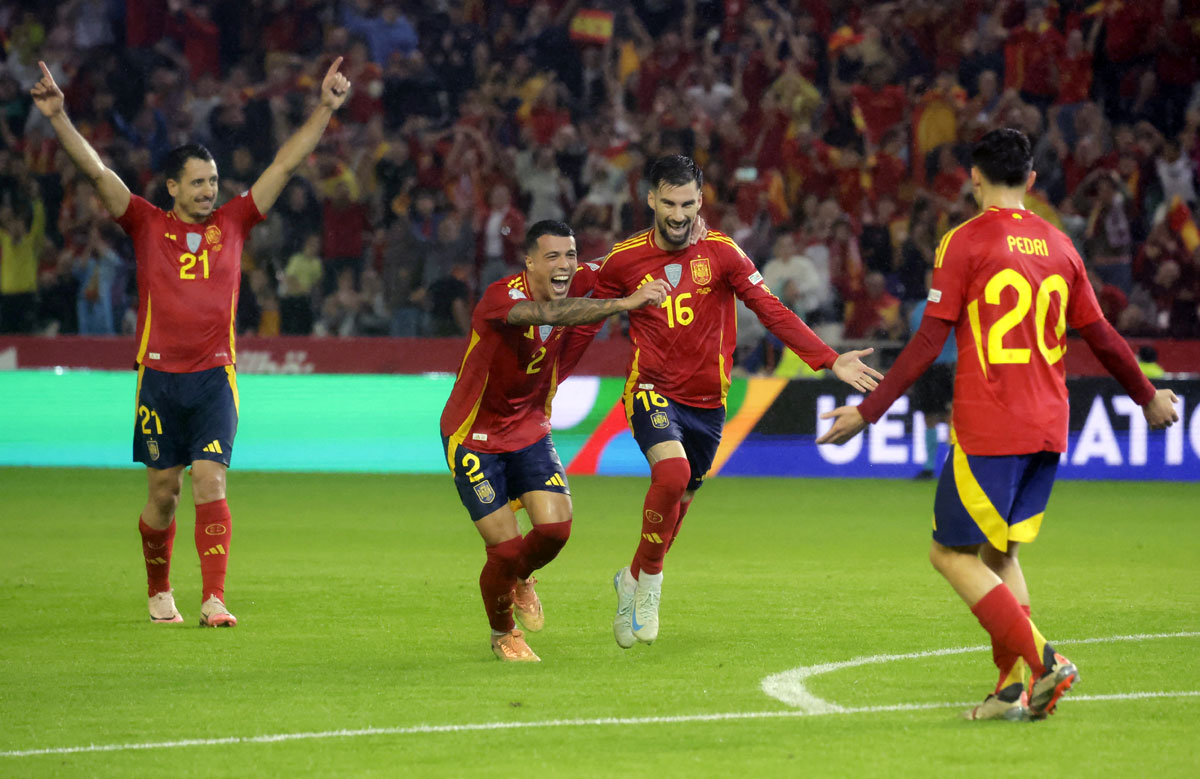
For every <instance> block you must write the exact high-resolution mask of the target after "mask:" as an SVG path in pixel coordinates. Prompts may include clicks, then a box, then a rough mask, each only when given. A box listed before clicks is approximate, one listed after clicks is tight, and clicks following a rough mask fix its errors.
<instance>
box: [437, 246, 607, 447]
mask: <svg viewBox="0 0 1200 779" xmlns="http://www.w3.org/2000/svg"><path fill="white" fill-rule="evenodd" d="M598 269H599V266H598V265H596V264H595V263H580V264H579V268H578V269H577V270H576V272H575V277H574V278H573V279H572V280H571V286H570V288H569V290H568V291H567V295H568V296H569V297H585V296H587V295H588V294H589V293H590V292H591V289H592V285H593V284H595V281H596V271H597V270H598ZM530 299H531V293H530V291H529V279H528V278H527V276H526V274H525V273H523V272H522V273H518V274H517V275H515V276H508V277H506V278H503V279H500V280H499V281H496V282H493V283H492V284H490V285H488V288H487V289H486V290H485V291H484V293H483V296H482V297H481V298H480V299H479V303H477V304H476V305H475V310H474V312H472V314H471V335H470V338H469V340H468V342H467V352H466V354H465V355H463V359H462V365H461V367H459V369H458V378H457V379H455V381H454V388H453V389H452V390H451V391H450V399H449V400H447V401H446V407H445V408H444V409H443V410H442V420H441V430H442V435H443V436H445V437H447V438H449V439H450V440H449V443H448V446H449V452H450V456H451V457H453V453H454V448H455V447H457V446H465V447H466V448H468V449H471V450H473V451H476V452H484V453H487V454H498V453H501V452H515V451H516V450H518V449H523V448H525V447H526V446H529V445H530V444H533V443H535V442H537V441H538V440H540V439H541V438H543V437H545V435H546V434H547V433H549V432H550V404H551V402H552V401H553V400H554V393H555V392H556V391H557V389H558V383H559V381H560V380H561V379H562V378H563V377H564V372H563V371H562V370H561V368H560V360H561V358H562V357H563V347H564V345H565V344H566V341H567V339H566V338H565V337H564V334H565V332H566V331H567V328H565V327H553V326H551V325H511V324H509V323H508V312H509V311H511V310H512V308H513V306H515V305H516V304H518V303H520V302H521V301H523V300H530ZM570 362H571V364H572V365H573V364H574V363H575V360H571V361H570Z"/></svg>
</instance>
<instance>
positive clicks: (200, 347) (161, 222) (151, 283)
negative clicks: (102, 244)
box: [117, 191, 263, 373]
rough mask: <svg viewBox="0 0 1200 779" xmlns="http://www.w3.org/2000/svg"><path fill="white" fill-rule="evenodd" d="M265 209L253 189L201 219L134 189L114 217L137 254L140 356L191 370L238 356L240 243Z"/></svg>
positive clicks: (154, 364)
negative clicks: (157, 203)
mask: <svg viewBox="0 0 1200 779" xmlns="http://www.w3.org/2000/svg"><path fill="white" fill-rule="evenodd" d="M262 219H263V215H262V214H261V213H259V210H258V206H256V205H255V204H254V198H253V197H251V196H250V193H249V191H247V192H243V193H242V195H241V196H240V197H236V198H234V199H233V200H230V201H229V202H228V203H226V204H225V205H223V206H221V207H220V208H218V209H217V210H216V211H214V212H213V213H212V214H211V215H210V216H209V217H208V219H206V220H205V221H204V222H201V223H199V224H189V223H188V222H184V221H182V220H181V219H179V217H177V216H175V213H174V212H173V211H163V210H162V209H160V208H156V207H154V206H152V205H151V204H150V203H149V202H147V201H146V200H144V199H142V198H140V197H138V196H137V195H132V196H131V197H130V198H129V207H128V208H127V209H125V213H124V214H122V215H121V216H120V218H119V219H117V224H119V225H120V226H121V229H122V230H124V231H125V232H126V233H128V234H129V237H130V238H131V239H133V253H134V256H135V257H136V258H137V286H138V325H137V331H138V333H139V334H140V335H139V341H138V351H137V362H138V364H140V365H145V366H146V367H148V368H153V369H155V370H158V371H166V372H167V373H192V372H195V371H203V370H207V369H209V368H216V367H218V366H221V365H233V364H234V363H235V362H237V354H236V352H235V351H234V343H233V341H234V315H235V313H236V312H237V298H238V288H239V286H240V284H241V280H242V244H243V243H245V241H246V236H247V235H249V233H250V228H251V227H253V226H254V225H256V224H258V223H259V222H261V221H262Z"/></svg>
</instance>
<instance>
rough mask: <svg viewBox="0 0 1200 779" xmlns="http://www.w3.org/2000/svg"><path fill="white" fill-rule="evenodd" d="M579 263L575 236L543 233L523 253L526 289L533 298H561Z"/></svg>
mask: <svg viewBox="0 0 1200 779" xmlns="http://www.w3.org/2000/svg"><path fill="white" fill-rule="evenodd" d="M578 266H579V253H578V252H577V251H576V249H575V238H574V236H567V237H563V236H558V235H543V236H541V237H540V238H538V241H537V245H536V246H534V247H533V249H532V250H531V251H530V252H529V253H528V254H526V255H525V271H526V273H527V274H528V277H529V292H530V294H531V296H532V297H533V299H534V300H538V301H544V300H561V299H562V298H565V297H566V296H567V291H568V290H570V288H571V280H572V279H573V278H575V271H576V269H577V268H578Z"/></svg>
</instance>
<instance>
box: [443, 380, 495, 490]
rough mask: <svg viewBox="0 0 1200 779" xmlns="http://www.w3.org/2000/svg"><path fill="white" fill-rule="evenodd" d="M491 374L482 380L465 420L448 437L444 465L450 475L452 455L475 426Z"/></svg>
mask: <svg viewBox="0 0 1200 779" xmlns="http://www.w3.org/2000/svg"><path fill="white" fill-rule="evenodd" d="M490 378H491V374H488V375H487V376H485V377H484V378H483V386H482V387H480V389H479V397H477V398H475V405H474V406H472V407H471V413H470V414H467V418H466V419H464V420H463V423H462V424H461V425H459V426H458V429H457V430H455V431H454V433H453V434H452V435H451V436H450V441H449V442H448V443H447V445H446V464H447V465H449V466H450V473H454V453H455V451H456V450H457V449H458V447H459V446H460V445H462V442H463V441H465V440H466V438H467V433H469V432H470V431H471V426H472V425H474V424H475V417H477V416H479V407H480V406H481V405H483V393H485V392H487V385H488V379H490Z"/></svg>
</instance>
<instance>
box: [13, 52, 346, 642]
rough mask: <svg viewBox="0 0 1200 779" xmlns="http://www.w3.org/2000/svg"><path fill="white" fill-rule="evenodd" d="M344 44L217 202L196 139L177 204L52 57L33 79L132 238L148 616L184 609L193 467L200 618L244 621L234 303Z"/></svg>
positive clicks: (183, 165)
mask: <svg viewBox="0 0 1200 779" xmlns="http://www.w3.org/2000/svg"><path fill="white" fill-rule="evenodd" d="M341 61H342V60H341V58H340V57H339V58H338V59H337V60H336V61H334V63H333V64H332V65H331V66H330V68H329V71H328V72H327V73H326V74H325V78H324V80H323V82H322V84H321V102H320V104H319V105H318V106H317V108H316V109H315V110H314V111H313V113H312V115H311V116H310V117H309V118H308V120H307V121H306V122H305V123H304V124H303V125H302V126H301V127H300V128H299V129H298V130H297V131H296V132H295V133H294V134H293V135H292V137H291V138H289V139H288V140H287V141H286V142H285V143H284V144H283V146H282V147H281V148H280V149H279V151H278V153H277V154H276V155H275V159H274V161H273V162H272V163H271V164H270V166H268V167H267V169H266V170H265V171H263V174H262V175H261V176H260V177H259V179H258V180H257V181H256V182H254V185H253V186H252V187H251V188H250V190H249V191H248V192H244V193H243V194H242V195H241V196H240V197H237V198H235V199H233V200H231V201H230V202H228V203H226V204H224V205H222V206H221V207H220V208H216V198H217V166H216V163H215V162H213V158H212V155H211V154H210V153H209V152H208V150H207V149H205V148H204V147H203V146H200V145H197V144H188V145H185V146H181V147H179V148H177V149H175V150H174V151H172V152H171V153H170V154H169V155H168V157H167V160H166V163H165V170H166V175H167V191H168V192H169V193H170V194H171V196H172V197H173V198H174V199H175V203H174V206H173V207H172V209H171V210H170V211H162V210H160V209H158V208H155V207H154V206H152V205H151V204H150V203H148V202H147V201H146V200H144V199H142V198H140V197H138V196H136V195H133V194H131V193H130V191H129V189H128V187H126V186H125V184H124V183H123V182H122V181H121V179H120V178H118V177H117V175H116V174H115V173H114V172H113V171H112V170H111V169H110V168H108V167H107V166H106V165H105V164H104V163H103V162H102V161H101V159H100V156H99V155H98V154H97V153H96V151H95V149H93V148H92V147H91V145H90V144H89V143H88V142H87V141H86V140H85V139H84V138H83V137H82V136H81V135H80V134H79V132H78V131H77V130H76V129H75V127H74V125H72V124H71V120H70V119H69V118H68V117H67V114H66V111H65V110H64V109H63V93H62V90H60V89H59V88H58V85H57V84H55V83H54V79H53V77H51V75H50V71H49V70H47V68H46V65H45V63H38V64H39V65H40V66H41V69H42V78H41V79H40V80H39V81H38V83H37V84H35V85H34V87H33V88H32V89H31V90H30V94H31V95H32V96H33V101H34V103H35V104H36V105H37V107H38V109H39V110H40V111H41V112H42V113H43V114H44V115H45V116H46V117H47V118H48V119H49V120H50V125H51V126H52V127H53V128H54V131H55V132H56V133H57V134H58V139H59V141H60V142H61V143H62V147H63V149H64V151H66V152H67V155H68V156H69V157H70V158H71V160H72V162H74V163H75V165H76V167H78V168H79V170H80V172H81V173H83V174H84V175H85V176H87V178H88V179H89V180H90V181H91V182H92V186H93V187H95V190H96V193H97V195H99V197H100V201H101V202H102V203H103V204H104V207H105V208H106V209H107V210H108V212H109V213H110V214H112V215H113V217H114V218H115V219H116V221H117V224H119V225H120V226H121V227H122V229H124V230H125V232H127V233H128V234H129V236H130V238H131V239H132V240H133V248H134V254H135V256H136V258H137V282H138V284H137V286H138V297H139V301H138V338H139V341H138V350H137V366H138V382H137V400H136V409H137V412H136V417H135V421H134V437H133V459H134V461H135V462H141V463H144V464H145V465H146V475H147V481H148V492H149V496H148V499H147V501H146V505H145V507H144V508H143V509H142V513H141V516H140V517H139V519H138V527H139V530H140V531H141V536H142V551H143V554H144V556H145V559H146V577H147V580H148V594H149V598H150V600H149V608H150V619H151V621H152V622H182V621H183V618H182V617H181V616H180V614H179V611H178V609H176V607H175V599H174V596H173V593H172V590H171V585H170V582H169V579H168V573H169V571H170V566H171V551H172V546H173V542H174V538H175V509H176V506H178V504H179V493H180V490H181V489H182V487H183V471H184V468H186V467H187V466H188V465H191V467H192V495H193V497H194V499H195V504H196V530H195V540H196V552H197V553H198V554H199V555H200V571H201V576H202V579H203V594H202V597H201V606H200V624H201V625H203V626H208V627H232V626H234V625H236V624H237V619H236V618H235V617H234V616H233V614H231V613H230V612H229V609H228V608H226V606H225V572H226V568H227V563H228V559H229V541H230V536H231V533H232V520H231V518H230V514H229V507H228V505H227V504H226V502H225V472H226V470H227V469H228V467H229V463H230V458H231V456H232V453H233V439H234V435H235V434H236V432H237V420H238V408H237V406H238V395H237V379H236V376H235V374H234V364H235V362H236V352H235V350H234V314H235V312H236V311H237V298H238V287H239V284H240V281H241V262H242V245H243V243H244V242H245V240H246V236H247V235H248V234H249V232H250V228H251V227H253V226H254V225H255V224H257V223H258V222H260V221H262V219H263V215H264V214H266V212H267V210H268V209H270V208H271V206H272V205H273V204H274V203H275V200H276V199H277V198H278V197H279V193H280V192H282V191H283V187H284V185H285V184H286V183H287V181H288V179H289V178H291V176H292V173H293V172H294V171H295V170H296V168H297V167H299V165H300V163H301V162H302V161H303V160H304V158H305V157H307V156H308V155H309V154H310V153H312V151H313V149H315V148H316V145H317V142H318V141H319V140H320V138H321V135H322V134H323V133H324V132H325V126H326V125H327V124H328V123H329V119H330V117H331V116H333V112H334V111H336V110H337V109H338V108H339V107H340V106H341V105H342V103H343V102H345V100H346V96H347V94H348V92H349V89H350V82H349V81H347V80H346V77H345V76H343V75H342V74H341V73H339V72H338V66H339V65H340V64H341Z"/></svg>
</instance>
